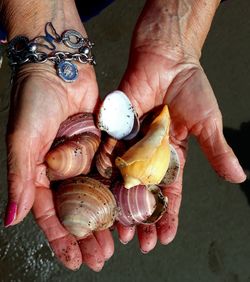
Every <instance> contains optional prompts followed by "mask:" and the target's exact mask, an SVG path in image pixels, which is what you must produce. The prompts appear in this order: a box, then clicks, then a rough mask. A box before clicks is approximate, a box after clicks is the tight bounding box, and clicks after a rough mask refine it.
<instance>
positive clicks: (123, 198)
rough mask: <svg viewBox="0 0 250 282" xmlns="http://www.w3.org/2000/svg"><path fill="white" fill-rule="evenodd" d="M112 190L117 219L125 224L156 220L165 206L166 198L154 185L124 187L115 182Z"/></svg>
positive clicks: (145, 222)
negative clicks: (116, 207)
mask: <svg viewBox="0 0 250 282" xmlns="http://www.w3.org/2000/svg"><path fill="white" fill-rule="evenodd" d="M112 192H113V194H114V195H115V198H116V202H117V206H118V209H119V212H118V216H117V221H119V222H120V223H122V224H123V225H125V226H131V225H136V224H142V223H143V224H147V223H148V224H150V223H154V222H157V221H158V220H159V219H160V218H161V216H162V215H163V213H164V212H165V210H166V208H167V198H166V197H164V196H163V194H162V193H161V190H160V189H159V187H158V186H156V185H151V186H144V185H138V186H134V187H132V188H130V189H126V188H125V187H124V186H123V185H122V184H121V183H117V184H116V185H115V186H114V188H113V190H112Z"/></svg>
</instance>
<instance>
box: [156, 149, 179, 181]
mask: <svg viewBox="0 0 250 282" xmlns="http://www.w3.org/2000/svg"><path fill="white" fill-rule="evenodd" d="M179 172H180V159H179V156H178V154H177V152H176V150H175V148H174V146H173V145H171V144H170V161H169V166H168V170H167V172H166V174H165V176H164V177H163V179H162V181H161V183H160V186H166V185H170V184H172V183H174V182H175V181H176V179H177V178H178V175H179Z"/></svg>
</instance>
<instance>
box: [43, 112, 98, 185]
mask: <svg viewBox="0 0 250 282" xmlns="http://www.w3.org/2000/svg"><path fill="white" fill-rule="evenodd" d="M100 136H101V133H100V130H99V129H98V128H97V127H96V126H95V123H94V120H93V116H92V114H90V113H85V114H77V115H75V116H72V117H70V118H69V119H67V120H66V121H65V122H63V123H62V125H61V126H60V128H59V131H58V134H57V138H56V139H55V142H54V144H53V146H52V149H51V150H50V151H49V152H48V154H47V155H46V157H45V162H46V164H47V167H48V170H47V173H48V177H49V179H50V180H60V179H67V178H70V177H73V176H76V175H79V174H87V173H88V172H89V171H90V168H91V164H92V159H93V157H94V155H95V153H96V151H97V149H98V147H99V144H100V141H101V138H100Z"/></svg>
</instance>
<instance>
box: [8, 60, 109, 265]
mask: <svg viewBox="0 0 250 282" xmlns="http://www.w3.org/2000/svg"><path fill="white" fill-rule="evenodd" d="M80 68H81V69H80V71H79V78H78V80H77V81H76V82H74V83H70V84H67V83H65V82H63V81H62V80H60V78H58V77H57V76H56V75H55V71H54V69H53V68H52V67H48V66H47V65H46V66H45V65H36V66H32V65H25V66H24V67H23V68H22V69H21V70H20V71H19V72H18V75H17V77H16V80H15V82H14V86H13V91H12V103H11V113H10V120H9V125H8V141H7V142H8V181H9V209H12V211H13V205H14V207H15V205H16V216H15V219H14V221H12V222H8V219H6V222H5V223H6V225H13V224H17V223H19V222H20V221H21V220H23V218H24V217H25V216H26V215H27V213H28V212H29V210H30V209H31V208H32V206H33V213H34V217H35V219H36V221H37V223H38V224H39V226H40V227H41V228H42V229H43V231H44V232H45V234H46V236H47V238H48V240H49V242H50V245H51V247H52V249H53V250H54V252H55V254H56V256H57V257H58V258H59V259H60V260H61V261H62V263H63V264H64V265H65V266H66V267H68V268H70V269H77V268H79V267H80V265H81V264H82V263H85V264H87V265H88V266H89V267H91V268H93V269H95V270H100V269H101V268H102V266H103V264H104V261H105V259H108V258H109V257H110V256H111V255H112V254H113V248H114V247H113V239H112V236H111V234H110V232H109V230H106V231H102V232H97V233H95V234H94V235H92V236H89V237H88V238H87V239H85V240H79V241H77V240H76V238H75V237H74V236H72V235H70V234H69V233H68V232H67V231H66V230H65V228H64V227H63V226H62V225H61V224H60V222H59V220H58V218H57V216H56V214H55V209H54V203H53V197H52V192H51V190H50V188H49V181H48V179H47V177H46V168H45V166H44V164H43V163H44V156H45V154H46V153H47V152H48V150H49V148H50V146H51V144H52V142H53V140H54V138H55V136H56V133H57V131H58V128H59V126H60V124H61V123H62V122H63V121H64V120H65V119H67V118H68V117H69V116H71V115H73V114H76V113H79V112H93V111H94V108H95V106H96V104H97V102H98V88H97V84H96V78H95V74H94V71H93V68H92V67H91V66H89V65H83V66H80Z"/></svg>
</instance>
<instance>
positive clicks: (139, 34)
mask: <svg viewBox="0 0 250 282" xmlns="http://www.w3.org/2000/svg"><path fill="white" fill-rule="evenodd" d="M219 2H220V1H219V0H210V1H206V0H186V1H183V0H169V1H165V0H148V1H147V3H146V5H145V7H144V9H143V12H142V14H141V16H140V18H139V20H138V23H137V26H136V29H135V32H134V38H133V42H132V48H135V49H138V48H139V49H140V48H141V47H142V48H145V47H146V46H148V47H149V46H150V48H154V52H158V53H159V55H162V56H168V55H170V56H173V58H178V59H182V60H183V59H185V58H186V57H189V58H195V59H199V58H200V55H201V49H202V46H203V44H204V41H205V38H206V36H207V33H208V31H209V29H210V26H211V22H212V19H213V17H214V14H215V12H216V9H217V7H218V5H219Z"/></svg>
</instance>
